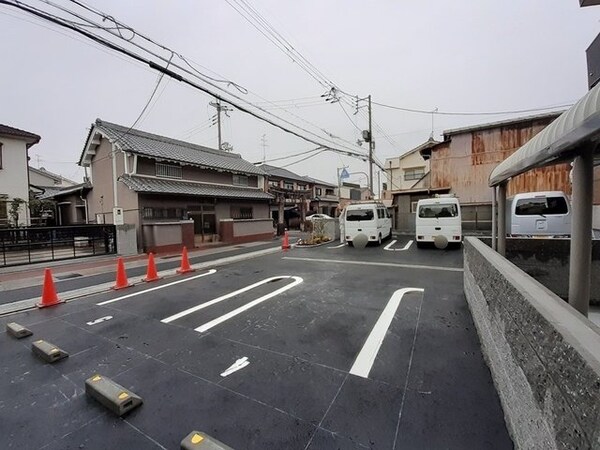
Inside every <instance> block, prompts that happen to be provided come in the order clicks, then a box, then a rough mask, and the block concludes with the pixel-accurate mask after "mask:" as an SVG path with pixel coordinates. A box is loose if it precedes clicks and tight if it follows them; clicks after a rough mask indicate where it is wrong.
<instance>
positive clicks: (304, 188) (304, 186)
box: [298, 184, 308, 191]
mask: <svg viewBox="0 0 600 450" xmlns="http://www.w3.org/2000/svg"><path fill="white" fill-rule="evenodd" d="M306 189H308V187H307V186H306V185H305V184H299V185H298V190H299V191H305V190H306Z"/></svg>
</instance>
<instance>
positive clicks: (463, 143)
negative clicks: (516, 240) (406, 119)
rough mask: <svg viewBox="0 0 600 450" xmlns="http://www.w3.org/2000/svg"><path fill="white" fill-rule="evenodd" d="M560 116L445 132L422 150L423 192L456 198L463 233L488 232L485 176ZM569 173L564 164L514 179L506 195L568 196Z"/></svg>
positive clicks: (489, 201)
mask: <svg viewBox="0 0 600 450" xmlns="http://www.w3.org/2000/svg"><path fill="white" fill-rule="evenodd" d="M559 115H560V113H550V114H541V115H537V116H529V117H522V118H517V119H511V120H505V121H501V122H495V123H488V124H483V125H476V126H472V127H466V128H460V129H454V130H447V131H445V132H444V140H443V142H442V143H440V144H437V145H435V146H433V147H430V148H427V149H424V150H421V154H422V156H423V157H424V158H425V159H426V160H429V161H430V171H431V175H430V182H429V186H428V188H429V189H432V190H435V191H440V192H450V193H453V194H455V195H456V196H457V197H458V198H459V200H460V203H461V206H462V212H463V228H464V229H465V230H488V229H490V228H491V217H492V216H491V204H492V189H491V188H490V187H489V186H488V179H489V176H490V173H491V172H492V170H493V169H494V167H496V165H498V163H500V162H501V161H503V160H504V159H506V158H507V157H508V156H510V155H511V154H512V153H514V152H515V151H516V150H518V149H519V148H520V147H521V146H522V145H524V144H525V143H526V142H527V141H529V140H530V139H531V138H533V137H534V136H535V135H536V134H537V133H539V132H540V131H542V130H543V129H544V128H545V127H547V126H548V125H549V124H550V123H551V122H552V121H554V119H556V118H557V117H558V116H559ZM570 170H571V166H570V165H569V164H558V165H554V166H548V167H543V168H539V169H535V170H532V171H530V172H527V173H525V174H523V175H519V176H517V177H515V178H514V179H512V180H510V182H509V184H508V192H507V195H508V196H509V197H510V196H512V195H514V194H517V193H520V192H534V191H552V190H555V191H563V192H565V193H566V194H567V195H570V194H571V183H570V180H569V173H570Z"/></svg>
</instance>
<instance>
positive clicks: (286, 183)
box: [283, 181, 294, 191]
mask: <svg viewBox="0 0 600 450" xmlns="http://www.w3.org/2000/svg"><path fill="white" fill-rule="evenodd" d="M283 187H284V188H285V189H288V190H290V191H293V190H294V183H292V182H290V181H284V182H283Z"/></svg>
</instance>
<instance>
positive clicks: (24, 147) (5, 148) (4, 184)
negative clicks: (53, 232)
mask: <svg viewBox="0 0 600 450" xmlns="http://www.w3.org/2000/svg"><path fill="white" fill-rule="evenodd" d="M40 139H41V138H40V136H38V135H37V134H34V133H30V132H29V131H24V130H19V129H18V128H13V127H9V126H8V125H2V124H0V227H6V226H8V225H9V224H10V225H13V226H14V225H22V226H29V225H30V218H29V208H28V207H27V204H28V201H29V172H28V170H27V169H28V160H29V156H28V154H27V152H28V150H29V148H31V146H33V145H35V144H37V143H38V142H40ZM14 199H21V200H23V203H21V205H20V206H19V209H18V217H17V221H16V223H12V220H13V219H12V217H11V216H10V208H11V206H10V205H11V202H12V201H13V200H14Z"/></svg>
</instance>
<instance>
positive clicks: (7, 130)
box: [0, 123, 42, 143]
mask: <svg viewBox="0 0 600 450" xmlns="http://www.w3.org/2000/svg"><path fill="white" fill-rule="evenodd" d="M0 134H2V135H6V136H15V137H21V138H26V139H31V140H33V141H35V142H34V143H38V142H39V141H40V139H42V138H41V137H40V136H38V135H37V134H33V133H30V132H29V131H25V130H19V129H18V128H13V127H9V126H8V125H2V124H1V123H0Z"/></svg>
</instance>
